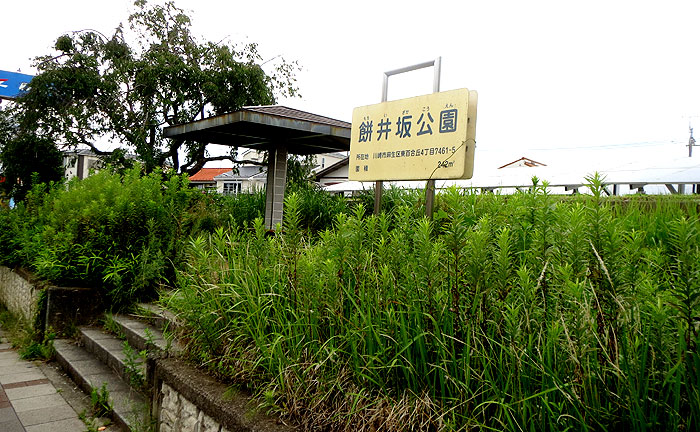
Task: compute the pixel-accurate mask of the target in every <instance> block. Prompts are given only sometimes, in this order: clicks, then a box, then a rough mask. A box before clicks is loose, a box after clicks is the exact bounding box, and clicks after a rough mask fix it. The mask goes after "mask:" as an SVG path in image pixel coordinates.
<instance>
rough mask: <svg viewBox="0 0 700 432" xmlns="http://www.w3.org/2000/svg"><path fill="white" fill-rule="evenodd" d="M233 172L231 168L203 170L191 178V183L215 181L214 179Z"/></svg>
mask: <svg viewBox="0 0 700 432" xmlns="http://www.w3.org/2000/svg"><path fill="white" fill-rule="evenodd" d="M229 171H231V168H202V169H201V170H199V171H197V173H196V174H194V175H191V176H190V181H214V177H216V176H218V175H221V174H223V173H226V172H229Z"/></svg>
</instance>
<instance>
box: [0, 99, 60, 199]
mask: <svg viewBox="0 0 700 432" xmlns="http://www.w3.org/2000/svg"><path fill="white" fill-rule="evenodd" d="M0 166H1V167H2V168H1V169H0V176H2V177H4V181H3V182H2V183H0V188H1V189H2V192H3V194H5V195H7V196H11V197H13V198H14V199H15V200H16V201H21V200H23V199H24V197H25V196H26V194H27V192H28V191H29V190H30V189H31V188H32V185H33V184H34V183H37V182H38V183H48V182H51V181H59V180H61V179H62V178H63V157H62V155H61V152H60V151H59V150H58V149H57V148H56V146H55V145H54V143H53V141H51V140H50V139H47V138H45V137H41V136H38V135H37V134H35V133H33V132H32V131H18V130H17V127H16V124H15V123H14V122H13V121H12V118H11V117H10V116H9V112H8V111H7V110H0Z"/></svg>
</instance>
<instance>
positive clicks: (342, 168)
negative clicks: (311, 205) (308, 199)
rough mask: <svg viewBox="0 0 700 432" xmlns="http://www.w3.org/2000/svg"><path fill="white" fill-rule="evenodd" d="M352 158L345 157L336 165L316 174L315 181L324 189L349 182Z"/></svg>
mask: <svg viewBox="0 0 700 432" xmlns="http://www.w3.org/2000/svg"><path fill="white" fill-rule="evenodd" d="M349 162H350V156H345V157H344V158H343V159H340V160H339V161H337V162H336V163H334V164H332V165H329V166H327V167H326V168H325V169H321V170H319V171H318V172H316V174H314V181H315V182H316V183H318V184H319V185H321V186H322V187H325V186H330V185H334V184H338V183H342V182H346V181H348V167H349V165H350V163H349Z"/></svg>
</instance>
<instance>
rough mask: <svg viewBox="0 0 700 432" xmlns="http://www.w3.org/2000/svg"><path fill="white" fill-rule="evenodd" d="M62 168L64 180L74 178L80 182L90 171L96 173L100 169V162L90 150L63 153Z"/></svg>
mask: <svg viewBox="0 0 700 432" xmlns="http://www.w3.org/2000/svg"><path fill="white" fill-rule="evenodd" d="M63 168H64V169H65V174H64V178H65V179H66V180H70V179H72V178H74V177H77V178H79V179H80V180H82V179H84V178H86V177H87V176H89V175H90V171H98V170H99V169H100V168H102V161H101V160H100V157H99V156H97V155H96V154H94V153H93V152H91V151H90V150H75V151H69V152H64V153H63Z"/></svg>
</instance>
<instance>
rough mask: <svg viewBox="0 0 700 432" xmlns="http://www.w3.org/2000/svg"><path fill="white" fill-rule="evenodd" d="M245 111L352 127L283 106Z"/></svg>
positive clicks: (258, 107)
mask: <svg viewBox="0 0 700 432" xmlns="http://www.w3.org/2000/svg"><path fill="white" fill-rule="evenodd" d="M241 109H242V110H245V111H253V112H257V113H261V114H269V115H274V116H278V117H286V118H290V119H292V120H303V121H309V122H313V123H320V124H325V125H329V126H338V127H345V128H349V127H351V126H352V125H351V124H350V123H348V122H344V121H342V120H336V119H332V118H330V117H325V116H321V115H318V114H312V113H310V112H306V111H301V110H298V109H294V108H289V107H286V106H282V105H261V106H247V107H243V108H241Z"/></svg>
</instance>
